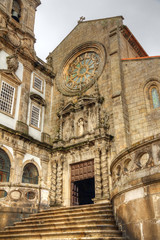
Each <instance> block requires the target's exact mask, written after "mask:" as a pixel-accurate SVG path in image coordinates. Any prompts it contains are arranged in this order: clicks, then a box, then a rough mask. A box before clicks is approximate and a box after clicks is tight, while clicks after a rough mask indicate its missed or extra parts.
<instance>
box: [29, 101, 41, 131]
mask: <svg viewBox="0 0 160 240" xmlns="http://www.w3.org/2000/svg"><path fill="white" fill-rule="evenodd" d="M40 111H41V110H40V108H38V107H36V106H35V105H32V111H31V125H33V126H34V127H37V128H39V125H40Z"/></svg>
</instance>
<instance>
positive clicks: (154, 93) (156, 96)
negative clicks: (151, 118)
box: [151, 87, 160, 108]
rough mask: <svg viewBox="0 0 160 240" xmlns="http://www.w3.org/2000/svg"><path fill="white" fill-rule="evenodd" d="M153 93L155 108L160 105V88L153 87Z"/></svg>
mask: <svg viewBox="0 0 160 240" xmlns="http://www.w3.org/2000/svg"><path fill="white" fill-rule="evenodd" d="M151 95H152V103H153V108H158V107H160V101H159V100H160V99H159V93H158V89H157V88H156V87H153V88H152V90H151Z"/></svg>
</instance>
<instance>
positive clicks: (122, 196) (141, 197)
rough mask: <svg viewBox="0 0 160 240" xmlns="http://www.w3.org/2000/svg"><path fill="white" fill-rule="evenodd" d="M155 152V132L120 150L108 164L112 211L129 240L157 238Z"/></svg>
mask: <svg viewBox="0 0 160 240" xmlns="http://www.w3.org/2000/svg"><path fill="white" fill-rule="evenodd" d="M159 151H160V141H159V134H158V135H157V136H155V137H152V138H150V140H149V139H146V140H143V141H141V143H140V142H139V143H137V144H135V145H134V146H133V147H131V148H128V149H127V150H126V151H123V152H122V153H121V154H120V155H119V156H118V157H117V158H115V159H114V161H113V163H112V165H111V172H112V183H113V188H112V192H111V198H112V200H113V204H114V212H115V216H116V220H117V223H118V224H119V227H120V228H121V229H122V230H123V231H124V232H125V233H126V235H127V237H129V239H133V240H135V239H145V240H146V239H147V240H152V239H153V238H154V239H156V240H158V239H159V234H160V226H159V221H160V213H159V208H158V205H159V201H160V184H159V178H160V174H159V170H160V158H159Z"/></svg>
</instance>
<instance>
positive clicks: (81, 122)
mask: <svg viewBox="0 0 160 240" xmlns="http://www.w3.org/2000/svg"><path fill="white" fill-rule="evenodd" d="M77 129H78V136H82V135H83V132H84V120H83V118H80V119H79V120H78V123H77Z"/></svg>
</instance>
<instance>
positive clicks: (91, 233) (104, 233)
mask: <svg viewBox="0 0 160 240" xmlns="http://www.w3.org/2000/svg"><path fill="white" fill-rule="evenodd" d="M83 237H88V239H90V238H91V237H92V238H93V237H94V238H95V237H96V238H98V239H99V238H102V239H103V238H104V237H121V232H120V231H118V230H87V231H83V232H82V231H75V232H58V231H57V232H54V233H52V232H50V233H48V232H47V233H35V232H34V231H33V232H31V233H30V232H28V233H25V234H24V233H18V234H16V233H12V234H10V235H9V234H4V235H1V234H0V239H3V240H4V239H14V240H22V239H27V240H32V239H33V240H35V239H36V240H39V239H44V240H46V239H47V240H48V239H49V240H51V239H63V238H69V239H72V238H78V239H82V238H83ZM120 239H123V238H120Z"/></svg>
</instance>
